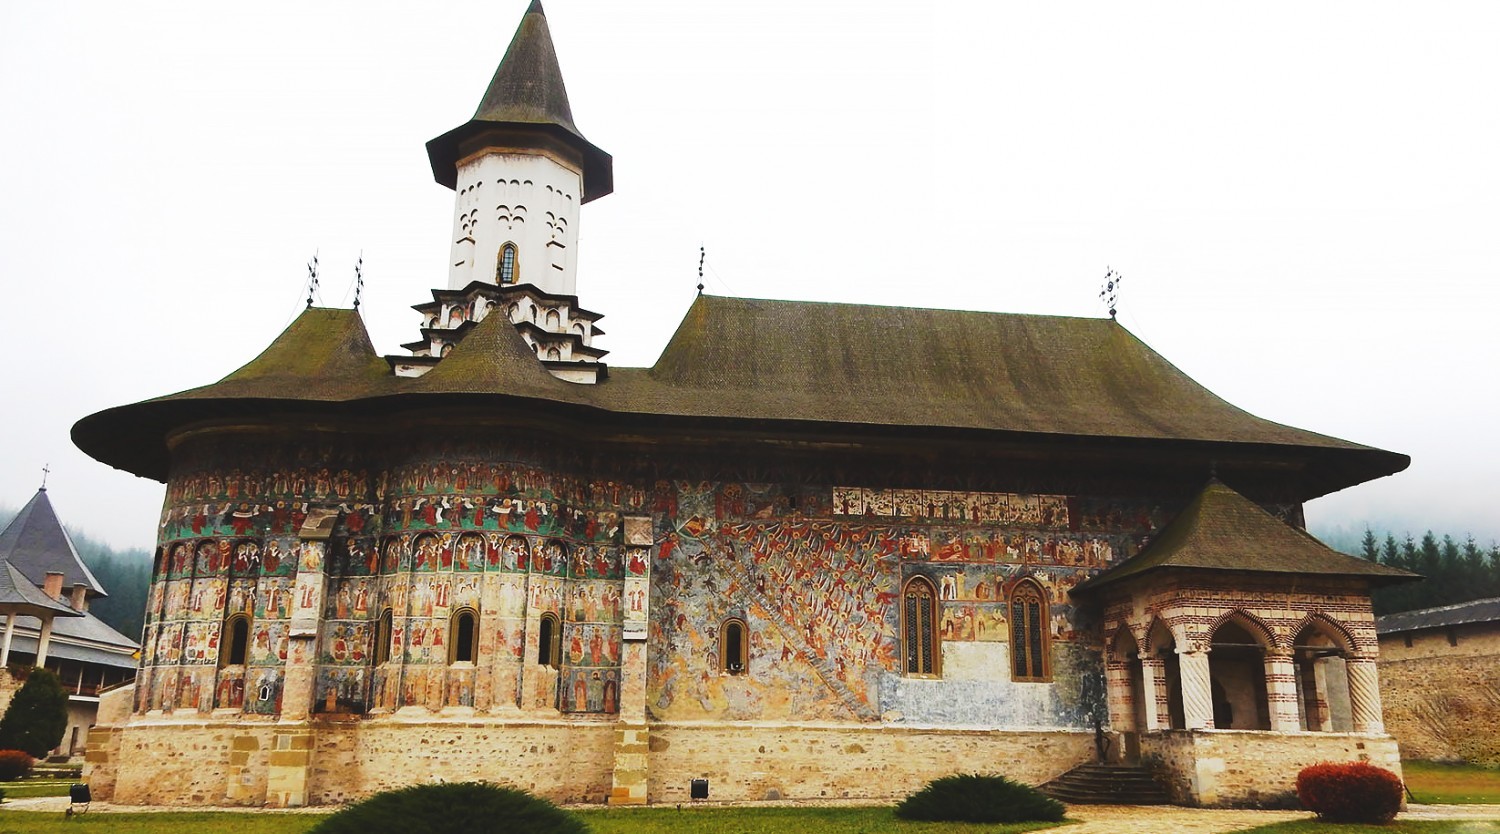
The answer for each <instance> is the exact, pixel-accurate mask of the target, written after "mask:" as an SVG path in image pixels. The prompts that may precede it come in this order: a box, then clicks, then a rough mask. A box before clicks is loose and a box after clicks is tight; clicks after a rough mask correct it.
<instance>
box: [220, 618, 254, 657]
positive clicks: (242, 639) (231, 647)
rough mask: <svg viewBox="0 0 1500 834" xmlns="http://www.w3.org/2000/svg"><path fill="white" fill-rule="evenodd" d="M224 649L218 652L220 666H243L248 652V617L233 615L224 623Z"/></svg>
mask: <svg viewBox="0 0 1500 834" xmlns="http://www.w3.org/2000/svg"><path fill="white" fill-rule="evenodd" d="M223 640H224V648H223V650H222V651H220V652H219V665H220V666H244V665H245V656H246V655H247V654H248V653H249V651H250V616H249V615H248V614H235V615H234V616H232V617H230V618H229V619H227V620H225V621H224V637H223Z"/></svg>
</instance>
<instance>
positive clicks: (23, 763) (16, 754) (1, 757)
mask: <svg viewBox="0 0 1500 834" xmlns="http://www.w3.org/2000/svg"><path fill="white" fill-rule="evenodd" d="M34 764H36V759H33V758H31V754H30V753H27V752H26V751H25V750H0V782H14V781H15V780H17V779H20V778H21V777H22V776H25V775H26V774H28V773H30V772H31V766H32V765H34Z"/></svg>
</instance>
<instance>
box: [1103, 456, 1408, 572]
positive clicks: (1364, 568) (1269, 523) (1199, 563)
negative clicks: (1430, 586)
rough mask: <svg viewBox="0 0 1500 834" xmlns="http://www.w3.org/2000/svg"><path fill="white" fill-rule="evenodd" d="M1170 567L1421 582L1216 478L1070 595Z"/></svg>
mask: <svg viewBox="0 0 1500 834" xmlns="http://www.w3.org/2000/svg"><path fill="white" fill-rule="evenodd" d="M1169 568H1175V569H1186V570H1212V571H1254V572H1257V573H1272V574H1297V575H1303V576H1306V575H1319V576H1349V577H1359V578H1361V579H1366V580H1368V581H1370V582H1371V584H1377V585H1382V584H1391V583H1393V582H1405V581H1408V580H1414V579H1418V578H1420V577H1418V576H1417V575H1416V574H1414V573H1410V572H1408V571H1404V570H1401V569H1399V568H1392V567H1388V566H1386V565H1382V564H1379V563H1378V562H1369V561H1366V560H1364V559H1357V558H1355V557H1353V556H1349V555H1347V554H1344V553H1340V552H1338V551H1337V550H1334V549H1333V548H1331V547H1329V546H1327V545H1325V544H1323V543H1322V542H1320V541H1318V540H1317V539H1315V538H1313V537H1312V536H1311V535H1308V534H1307V533H1306V532H1304V531H1302V530H1299V529H1297V528H1295V527H1292V526H1290V525H1288V524H1286V523H1284V522H1282V521H1280V520H1278V519H1277V518H1276V517H1275V516H1273V515H1271V514H1270V513H1268V512H1266V511H1265V510H1263V509H1261V508H1260V507H1259V506H1257V505H1256V504H1255V502H1253V501H1251V500H1250V499H1248V498H1246V497H1245V496H1243V495H1240V494H1239V493H1238V492H1235V491H1234V490H1232V489H1230V488H1229V487H1227V486H1225V485H1224V484H1222V483H1220V482H1219V481H1217V480H1215V481H1211V482H1210V483H1209V484H1208V486H1206V487H1204V488H1203V491H1202V492H1200V493H1198V497H1197V498H1194V499H1193V501H1192V502H1191V503H1189V504H1188V505H1187V507H1186V508H1184V509H1183V511H1182V513H1181V514H1180V515H1178V516H1177V518H1175V519H1173V520H1172V522H1171V523H1170V524H1168V525H1167V526H1166V529H1164V530H1162V531H1161V533H1160V534H1159V535H1157V537H1156V538H1154V539H1152V540H1151V542H1150V543H1149V544H1147V545H1146V546H1145V547H1144V548H1142V549H1141V552H1140V553H1137V554H1136V555H1135V556H1133V557H1131V558H1130V559H1127V560H1125V561H1124V562H1122V563H1120V564H1119V565H1116V566H1115V567H1113V568H1111V569H1109V570H1107V571H1105V572H1104V573H1101V574H1099V575H1098V576H1095V577H1093V578H1092V579H1089V580H1088V581H1086V582H1083V583H1080V584H1079V585H1078V586H1076V587H1075V588H1074V589H1073V593H1074V594H1082V593H1088V592H1090V591H1095V590H1098V589H1099V588H1101V587H1103V586H1105V585H1111V584H1114V583H1117V582H1120V581H1121V580H1124V579H1130V578H1133V577H1138V576H1141V575H1142V574H1145V573H1147V572H1151V571H1161V570H1166V569H1169Z"/></svg>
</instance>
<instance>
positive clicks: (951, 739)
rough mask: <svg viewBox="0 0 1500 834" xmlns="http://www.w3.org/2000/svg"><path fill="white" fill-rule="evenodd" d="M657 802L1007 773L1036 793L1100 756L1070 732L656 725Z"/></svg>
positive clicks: (892, 789) (831, 793) (813, 793)
mask: <svg viewBox="0 0 1500 834" xmlns="http://www.w3.org/2000/svg"><path fill="white" fill-rule="evenodd" d="M650 750H651V755H650V767H651V772H650V777H649V784H650V787H649V792H650V796H651V801H652V802H664V803H675V802H686V801H688V787H689V783H690V781H691V780H692V779H699V778H701V779H707V780H708V781H709V799H711V800H714V799H723V800H741V801H744V800H748V801H757V800H770V799H791V800H796V799H823V798H838V799H874V800H887V799H897V798H900V797H903V796H906V795H907V794H909V793H911V792H912V791H915V790H917V789H918V788H920V787H922V785H923V784H924V783H926V782H927V781H929V780H931V779H934V778H936V777H938V776H946V775H948V774H952V773H974V772H979V773H1002V774H1004V775H1006V776H1009V777H1011V778H1012V779H1015V780H1017V781H1020V782H1026V783H1029V784H1040V783H1042V782H1045V781H1047V780H1048V779H1051V778H1053V777H1054V776H1057V775H1059V774H1061V773H1063V772H1064V771H1067V770H1069V769H1070V768H1073V767H1075V766H1077V765H1079V764H1082V763H1083V762H1086V761H1088V760H1090V759H1091V758H1092V757H1093V755H1094V748H1093V734H1092V733H1087V732H1074V731H1058V730H1052V731H1035V732H1024V731H1023V732H1016V731H985V730H919V729H909V728H905V727H901V728H897V727H888V726H887V727H880V726H875V727H860V726H846V725H827V726H807V725H795V724H786V725H781V724H777V725H770V724H751V725H745V724H679V725H669V724H653V725H651V735H650Z"/></svg>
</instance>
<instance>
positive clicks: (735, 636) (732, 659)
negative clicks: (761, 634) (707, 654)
mask: <svg viewBox="0 0 1500 834" xmlns="http://www.w3.org/2000/svg"><path fill="white" fill-rule="evenodd" d="M749 669H750V640H749V629H748V628H746V626H745V621H744V620H741V619H740V618H738V617H731V618H729V619H728V620H725V621H724V626H723V628H721V629H720V630H719V671H721V672H724V673H725V674H729V675H743V674H745V673H746V672H747V671H749Z"/></svg>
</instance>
